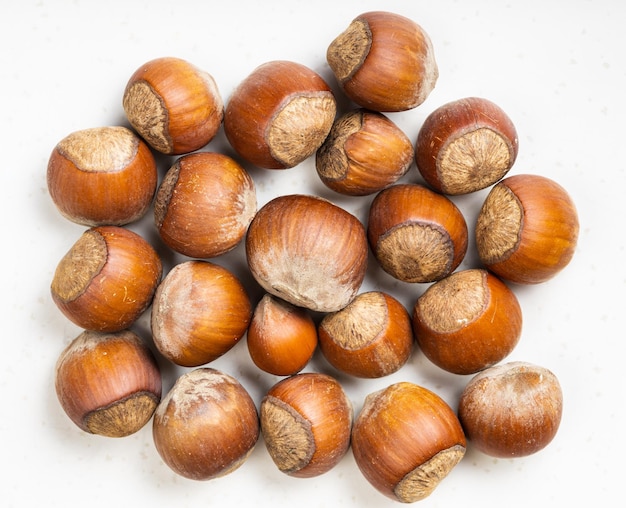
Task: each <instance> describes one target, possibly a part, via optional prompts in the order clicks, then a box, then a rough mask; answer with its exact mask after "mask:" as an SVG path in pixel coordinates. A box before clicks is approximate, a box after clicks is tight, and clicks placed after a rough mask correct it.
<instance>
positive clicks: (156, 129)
mask: <svg viewBox="0 0 626 508" xmlns="http://www.w3.org/2000/svg"><path fill="white" fill-rule="evenodd" d="M122 105H123V107H124V111H125V112H126V117H127V118H128V121H129V122H130V124H131V125H132V126H133V127H134V128H135V130H136V131H137V132H138V133H139V135H140V136H141V137H142V138H143V139H145V140H146V142H147V143H148V144H149V145H150V146H151V147H152V148H154V149H155V150H157V151H158V152H161V153H164V154H168V155H179V154H184V153H188V152H193V151H195V150H198V149H199V148H202V147H203V146H205V145H206V144H208V143H209V141H211V140H212V139H213V138H214V137H215V135H216V134H217V131H218V130H219V128H220V126H221V124H222V120H223V118H224V102H223V100H222V97H221V95H220V92H219V90H218V88H217V84H216V83H215V80H214V79H213V77H212V76H211V75H210V74H209V73H207V72H205V71H203V70H201V69H199V68H198V67H196V66H195V65H192V64H191V63H189V62H187V61H185V60H182V59H180V58H174V57H161V58H156V59H154V60H150V61H149V62H146V63H145V64H143V65H142V66H141V67H139V68H138V69H137V70H136V71H135V72H134V73H133V74H132V76H131V77H130V79H129V80H128V83H127V84H126V88H125V89H124V95H123V98H122Z"/></svg>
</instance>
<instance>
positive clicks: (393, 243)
mask: <svg viewBox="0 0 626 508" xmlns="http://www.w3.org/2000/svg"><path fill="white" fill-rule="evenodd" d="M367 234H368V240H369V244H370V247H371V249H372V252H373V254H374V256H375V257H376V259H377V260H378V262H379V263H380V266H381V267H382V268H383V270H385V272H387V273H389V274H390V275H392V276H393V277H395V278H396V279H398V280H401V281H403V282H421V283H425V282H434V281H436V280H439V279H442V278H443V277H445V276H447V275H449V274H450V273H452V272H453V271H454V270H455V269H456V268H457V267H458V266H459V265H460V264H461V261H463V258H464V257H465V253H466V252H467V243H468V230H467V224H466V222H465V218H464V217H463V214H462V213H461V211H460V210H459V209H458V208H457V206H456V205H455V204H454V203H453V202H452V201H451V200H450V199H449V198H447V197H446V196H443V195H442V194H439V193H436V192H434V191H432V190H430V189H428V188H426V187H425V186H423V185H419V184H395V185H392V186H391V187H388V188H387V189H385V190H382V191H381V192H379V193H378V194H377V195H376V197H375V198H374V200H373V201H372V203H371V205H370V210H369V218H368V224H367Z"/></svg>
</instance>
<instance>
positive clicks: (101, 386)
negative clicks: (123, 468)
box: [55, 330, 161, 437]
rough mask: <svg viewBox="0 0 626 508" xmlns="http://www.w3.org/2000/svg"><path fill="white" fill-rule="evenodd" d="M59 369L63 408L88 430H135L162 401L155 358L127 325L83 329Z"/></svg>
mask: <svg viewBox="0 0 626 508" xmlns="http://www.w3.org/2000/svg"><path fill="white" fill-rule="evenodd" d="M55 372H56V373H55V389H56V393H57V397H58V399H59V402H60V404H61V407H62V408H63V410H64V411H65V413H66V414H67V415H68V416H69V418H70V419H71V420H72V421H73V422H74V423H75V424H76V425H77V426H78V427H79V428H80V429H82V430H83V431H85V432H88V433H90V434H97V435H101V436H106V437H125V436H129V435H131V434H134V433H135V432H137V431H138V430H139V429H141V428H142V427H143V426H144V425H145V424H146V423H147V422H148V421H149V420H150V418H152V415H153V413H154V411H155V409H156V407H157V404H158V403H159V401H160V400H161V374H160V370H159V367H158V365H157V363H156V360H155V358H154V356H153V355H152V352H151V351H150V349H148V347H147V346H146V345H145V344H144V343H143V342H142V340H141V339H140V338H139V337H138V336H137V335H136V334H135V333H134V332H131V331H129V330H123V331H121V332H116V333H100V332H93V331H84V332H82V333H81V334H80V335H79V336H78V337H76V338H75V339H74V340H73V341H72V342H70V344H69V345H68V346H67V347H66V348H65V349H64V350H63V352H62V353H61V355H60V356H59V359H58V361H57V364H56V371H55Z"/></svg>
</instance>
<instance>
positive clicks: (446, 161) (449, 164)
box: [415, 97, 519, 195]
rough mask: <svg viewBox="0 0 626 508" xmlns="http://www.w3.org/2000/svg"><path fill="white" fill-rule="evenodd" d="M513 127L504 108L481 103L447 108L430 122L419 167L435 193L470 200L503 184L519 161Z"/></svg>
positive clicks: (467, 101) (418, 149)
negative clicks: (497, 183)
mask: <svg viewBox="0 0 626 508" xmlns="http://www.w3.org/2000/svg"><path fill="white" fill-rule="evenodd" d="M518 150H519V140H518V137H517V131H516V129H515V125H514V124H513V122H512V121H511V119H510V118H509V117H508V116H507V114H506V113H505V112H504V111H503V110H502V108H501V107H500V106H498V105H497V104H495V103H493V102H492V101H489V100H487V99H484V98H482V97H467V98H463V99H458V100H455V101H452V102H448V103H446V104H444V105H442V106H440V107H438V108H437V109H435V110H434V111H433V112H432V113H430V114H429V115H428V117H426V120H424V123H423V124H422V127H421V128H420V131H419V133H418V136H417V142H416V145H415V162H416V164H417V169H418V170H419V172H420V174H421V175H422V176H423V177H424V180H426V182H427V183H428V184H429V185H430V186H431V187H433V188H434V189H435V190H436V191H438V192H442V193H443V194H449V195H460V194H469V193H471V192H476V191H478V190H481V189H485V188H487V187H489V186H490V185H493V184H494V183H496V182H497V181H498V180H500V179H502V178H503V177H504V176H505V175H506V174H507V173H508V172H509V170H510V169H511V167H512V166H513V164H514V163H515V160H516V158H517V153H518Z"/></svg>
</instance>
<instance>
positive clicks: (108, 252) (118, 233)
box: [50, 226, 163, 332]
mask: <svg viewBox="0 0 626 508" xmlns="http://www.w3.org/2000/svg"><path fill="white" fill-rule="evenodd" d="M162 272H163V266H162V264H161V259H160V258H159V256H158V254H157V253H156V251H155V250H154V248H153V247H152V245H150V244H149V243H148V242H147V241H146V240H145V239H144V238H143V237H141V236H140V235H139V234H137V233H135V232H133V231H131V230H129V229H126V228H123V227H120V226H98V227H94V228H91V229H88V230H87V231H85V232H83V234H82V235H81V236H80V237H79V238H78V240H77V241H76V242H75V243H74V244H73V245H72V247H71V248H70V250H69V251H68V252H67V253H66V254H65V255H64V256H63V258H62V259H61V261H59V263H58V265H57V267H56V270H55V272H54V277H53V279H52V283H51V284H50V292H51V295H52V299H53V301H54V303H55V304H56V305H57V307H58V308H59V309H60V310H61V312H62V313H63V314H64V315H65V316H66V317H67V318H68V319H69V320H70V321H72V322H73V323H74V324H76V325H78V326H80V327H81V328H85V329H87V330H95V331H100V332H116V331H121V330H124V329H126V328H128V327H130V325H132V324H133V323H134V322H135V321H136V320H137V319H138V318H139V316H140V315H141V314H142V313H143V312H144V311H145V310H147V309H148V307H149V306H150V304H151V303H152V298H153V297H154V292H155V291H156V288H157V285H158V284H159V281H160V280H161V275H162Z"/></svg>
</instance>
